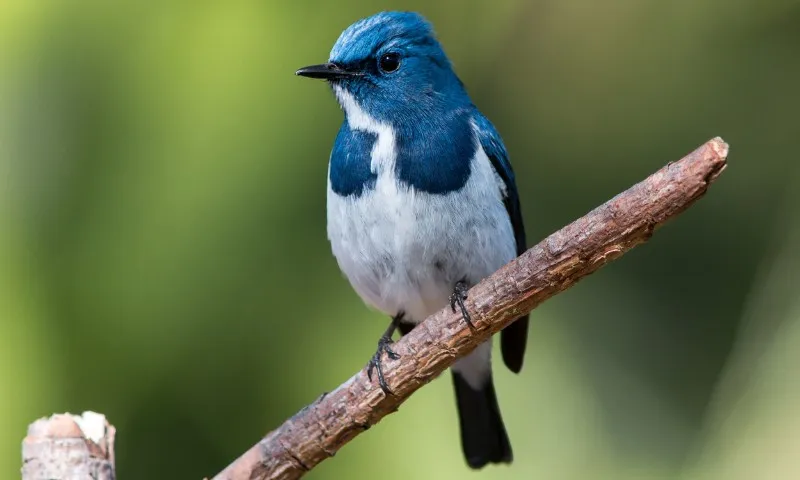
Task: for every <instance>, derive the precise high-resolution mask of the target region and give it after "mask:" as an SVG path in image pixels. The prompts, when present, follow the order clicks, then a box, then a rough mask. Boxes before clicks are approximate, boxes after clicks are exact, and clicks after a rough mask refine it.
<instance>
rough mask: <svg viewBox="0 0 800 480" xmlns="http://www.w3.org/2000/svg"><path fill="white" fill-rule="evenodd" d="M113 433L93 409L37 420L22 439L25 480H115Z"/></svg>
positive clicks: (101, 416) (23, 477)
mask: <svg viewBox="0 0 800 480" xmlns="http://www.w3.org/2000/svg"><path fill="white" fill-rule="evenodd" d="M114 434H115V429H114V427H113V426H112V425H110V424H109V423H108V422H107V421H106V417H104V416H103V415H100V414H99V413H94V412H84V413H83V415H70V414H68V413H65V414H57V415H53V416H51V417H50V418H40V419H39V420H36V421H35V422H33V423H32V424H30V425H29V426H28V436H27V437H25V439H24V440H23V441H22V480H66V479H94V480H114V479H115V478H116V477H115V473H114Z"/></svg>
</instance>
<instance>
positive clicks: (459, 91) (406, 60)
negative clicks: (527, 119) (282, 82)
mask: <svg viewBox="0 0 800 480" xmlns="http://www.w3.org/2000/svg"><path fill="white" fill-rule="evenodd" d="M297 74H298V75H302V76H306V77H312V78H323V79H325V80H327V81H328V82H330V84H331V85H332V86H333V87H334V90H335V91H336V93H337V96H338V98H339V101H340V103H341V102H343V101H344V99H343V92H344V95H349V96H351V97H352V98H353V99H354V100H355V101H356V102H357V103H358V105H359V106H360V107H361V108H362V109H363V110H365V111H366V112H367V113H368V114H369V115H370V116H372V117H374V118H376V119H378V120H379V121H383V122H387V123H394V124H397V123H404V121H406V122H414V121H416V120H417V119H418V118H419V117H420V116H430V115H436V114H443V113H448V112H451V111H452V110H454V109H459V108H464V107H467V106H469V105H471V103H470V100H469V98H468V97H467V94H466V92H465V90H464V87H463V84H462V83H461V81H460V80H459V79H458V77H457V76H456V74H455V72H453V69H452V66H451V64H450V60H448V58H447V56H446V55H445V53H444V50H443V49H442V46H441V45H440V44H439V42H438V40H437V39H436V37H435V34H434V32H433V28H432V27H431V25H430V24H429V23H428V22H427V21H426V20H425V19H424V18H423V17H422V16H421V15H419V14H417V13H412V12H382V13H378V14H376V15H373V16H371V17H368V18H365V19H362V20H359V21H357V22H356V23H354V24H352V25H351V26H350V27H348V28H347V29H346V30H345V31H344V32H342V34H341V35H340V36H339V39H338V40H337V41H336V44H335V45H334V46H333V49H332V50H331V53H330V58H329V60H328V63H326V64H322V65H314V66H311V67H305V68H302V69H300V70H298V71H297ZM343 106H344V105H343Z"/></svg>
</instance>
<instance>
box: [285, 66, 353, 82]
mask: <svg viewBox="0 0 800 480" xmlns="http://www.w3.org/2000/svg"><path fill="white" fill-rule="evenodd" d="M294 74H295V75H300V76H301V77H308V78H322V79H325V80H331V79H334V78H345V77H355V76H357V75H359V74H358V72H349V71H347V70H345V69H343V68H342V67H340V66H339V65H336V64H335V63H323V64H322V65H311V66H308V67H303V68H301V69H300V70H298V71H296V72H294Z"/></svg>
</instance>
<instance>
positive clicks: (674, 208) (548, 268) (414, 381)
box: [214, 138, 728, 480]
mask: <svg viewBox="0 0 800 480" xmlns="http://www.w3.org/2000/svg"><path fill="white" fill-rule="evenodd" d="M727 155H728V145H727V144H726V143H725V142H724V141H723V140H722V139H721V138H715V139H713V140H710V141H709V142H708V143H706V144H704V145H702V146H701V147H700V148H698V149H697V150H695V151H694V152H692V153H690V154H689V155H687V156H686V157H684V158H683V159H681V160H680V161H678V162H675V163H670V164H669V165H667V166H666V167H664V168H662V169H661V170H659V171H657V172H656V173H654V174H653V175H651V176H650V177H648V178H647V179H646V180H644V181H643V182H641V183H639V184H637V185H634V186H633V187H631V188H630V189H628V190H626V191H625V192H623V193H621V194H619V195H617V196H616V197H614V198H612V199H611V200H609V201H608V202H606V203H605V204H603V205H601V206H600V207H598V208H596V209H594V210H593V211H591V212H589V213H588V214H586V215H585V216H583V217H582V218H579V219H578V220H576V221H574V222H573V223H571V224H570V225H567V226H566V227H564V228H562V229H561V230H559V231H557V232H555V233H553V234H552V235H550V236H549V237H547V238H545V239H544V240H543V241H542V242H540V243H539V244H538V245H536V246H535V247H533V248H531V249H530V250H528V251H527V252H525V253H524V254H522V255H521V256H520V257H519V258H517V259H516V260H514V261H512V262H511V263H509V264H508V265H506V266H504V267H503V268H501V269H500V270H499V271H497V272H496V273H495V274H493V275H492V276H490V277H489V278H487V279H485V280H484V281H482V282H481V283H479V284H478V285H476V286H475V287H473V288H472V289H471V290H470V291H469V299H468V301H467V307H468V308H469V311H470V312H471V313H472V321H473V322H474V324H475V326H476V327H477V328H476V331H474V332H472V331H470V329H469V328H468V326H467V325H466V323H465V322H464V321H463V319H462V318H461V315H460V314H459V313H453V312H452V311H451V310H450V308H445V309H443V310H441V311H439V312H438V313H436V314H434V315H432V316H430V317H429V318H428V319H426V320H425V321H424V322H423V323H421V324H420V325H419V326H417V327H416V328H414V330H412V331H411V333H410V334H408V335H406V336H404V337H403V338H402V339H400V341H398V342H397V343H396V344H395V345H394V346H393V349H394V351H395V352H397V353H398V354H399V355H400V357H401V358H400V360H397V361H389V362H386V363H385V364H384V365H385V367H384V374H385V377H386V381H387V382H388V384H389V386H390V388H391V389H392V391H393V392H394V395H389V396H386V395H384V393H383V392H382V391H381V389H380V388H379V387H378V386H377V384H376V383H372V382H370V381H369V380H368V379H367V375H366V371H365V370H361V371H360V372H358V373H356V374H355V375H354V376H353V377H351V378H350V379H349V380H347V381H346V382H344V383H343V384H342V385H341V386H339V387H338V388H337V389H336V390H334V391H333V392H331V393H329V394H327V395H324V396H322V397H321V398H319V399H318V400H317V401H315V402H314V403H313V404H311V405H309V406H307V407H305V408H303V409H302V410H301V411H300V412H298V413H297V414H295V415H294V416H293V417H292V418H290V419H288V420H286V421H285V422H284V423H283V425H281V426H280V427H278V428H277V429H276V430H273V431H272V432H270V433H269V434H268V435H267V436H266V437H264V438H263V439H262V440H261V441H260V442H258V443H257V444H256V445H255V446H253V447H252V448H251V449H250V450H249V451H247V452H246V453H245V454H244V455H242V456H241V457H240V458H239V459H237V460H236V461H235V462H233V463H232V464H231V465H230V466H228V467H227V468H226V469H225V470H223V471H222V472H221V473H219V474H218V475H217V476H216V477H214V480H245V479H247V480H252V479H284V480H285V479H294V478H299V477H301V476H302V475H303V474H305V473H306V472H307V471H309V470H311V469H312V468H314V467H315V466H316V465H317V464H319V463H320V462H321V461H323V460H325V459H326V458H328V457H331V456H333V455H334V454H335V453H336V451H337V450H339V449H340V448H341V447H342V446H343V445H344V444H346V443H347V442H349V441H350V440H352V439H353V438H354V437H355V436H356V435H358V434H359V433H361V432H363V431H364V430H366V429H368V428H369V427H371V426H372V425H375V424H376V423H378V421H380V420H381V419H382V418H383V417H384V416H386V415H388V414H390V413H392V412H394V411H396V410H397V408H398V407H399V406H400V404H401V403H403V402H404V401H405V400H406V399H407V398H408V397H409V396H410V395H411V394H412V393H414V392H415V391H416V390H417V389H418V388H420V387H421V386H423V385H425V384H426V383H428V382H430V381H431V380H433V379H434V378H436V377H437V376H438V375H439V374H441V373H442V372H443V371H444V370H445V369H447V368H448V367H449V366H450V365H452V364H453V362H455V361H456V359H458V358H460V357H462V356H464V355H466V354H468V353H469V352H470V351H472V350H473V349H474V348H475V347H476V346H477V345H479V344H480V343H481V342H483V341H484V340H486V339H487V338H489V337H490V336H491V335H493V334H494V333H497V332H499V331H500V330H502V329H503V327H505V326H507V325H508V324H510V323H511V322H512V321H513V320H515V319H516V318H518V317H520V316H522V315H524V314H525V313H527V312H529V311H531V310H533V309H534V308H536V306H538V305H539V304H541V303H542V302H544V301H545V300H547V299H548V298H550V297H552V296H554V295H556V294H558V293H560V292H562V291H564V290H566V289H567V288H569V287H570V286H572V285H573V284H575V282H577V281H578V280H580V279H581V278H583V277H585V276H587V275H589V274H590V273H593V272H594V271H596V270H597V269H599V268H600V267H602V266H603V265H605V264H606V263H608V262H609V261H611V260H614V259H616V258H618V257H620V256H621V255H622V254H623V253H625V252H627V251H628V250H630V249H631V248H633V247H635V246H636V245H639V244H640V243H643V242H645V241H647V240H648V239H649V238H650V236H651V235H652V234H653V232H654V231H655V229H656V228H658V227H659V226H661V224H663V223H664V222H666V221H667V220H669V219H671V218H672V217H675V216H676V215H678V214H680V213H681V212H683V211H684V210H686V208H688V207H689V206H690V205H692V203H694V202H695V201H696V200H697V199H698V198H700V197H701V196H703V194H705V193H706V190H707V189H708V186H709V185H710V184H711V183H712V182H713V181H714V180H716V178H717V177H718V176H719V174H720V173H721V172H722V171H723V170H724V169H725V166H726V159H727Z"/></svg>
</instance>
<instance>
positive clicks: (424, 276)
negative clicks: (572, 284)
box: [295, 11, 528, 469]
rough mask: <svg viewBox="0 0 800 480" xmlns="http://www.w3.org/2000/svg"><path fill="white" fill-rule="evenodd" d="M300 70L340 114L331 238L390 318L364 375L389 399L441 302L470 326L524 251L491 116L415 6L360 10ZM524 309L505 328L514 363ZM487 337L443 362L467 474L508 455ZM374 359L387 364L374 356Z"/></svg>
mask: <svg viewBox="0 0 800 480" xmlns="http://www.w3.org/2000/svg"><path fill="white" fill-rule="evenodd" d="M295 73H296V75H299V76H303V77H309V78H315V79H323V80H325V81H327V83H328V84H329V85H330V87H331V88H332V90H333V93H334V94H335V97H336V99H337V101H338V103H339V105H340V107H341V109H342V110H343V111H344V120H343V122H342V124H341V127H340V128H339V131H338V134H337V135H336V139H335V141H334V143H333V147H332V149H331V152H330V157H329V162H328V172H327V176H328V179H327V180H328V181H327V198H326V210H327V236H328V240H329V242H330V245H331V250H332V252H333V255H334V257H335V258H336V262H337V264H338V266H339V268H340V270H341V271H342V272H343V274H344V276H345V277H346V278H347V280H348V281H349V283H350V285H351V286H352V288H353V289H354V290H355V291H356V293H357V294H358V295H359V296H360V297H361V299H362V300H363V301H364V302H365V303H366V304H367V305H368V306H369V307H372V308H373V309H375V310H377V311H379V312H382V313H383V314H386V315H388V316H389V317H390V318H391V321H390V323H389V326H388V328H387V329H386V331H385V332H384V334H383V335H381V337H380V339H379V341H378V347H377V350H376V352H375V354H374V355H373V356H372V358H371V359H370V360H369V363H368V367H367V368H368V369H367V373H368V376H369V377H370V381H372V373H373V371H377V376H378V383H379V385H380V387H381V388H382V389H383V390H384V392H386V394H392V392H391V390H390V389H389V387H388V385H387V384H386V382H385V380H384V376H383V364H384V362H387V361H393V360H397V359H398V358H399V355H398V354H397V353H395V352H394V350H393V349H392V343H393V335H394V333H395V331H397V330H399V331H400V335H401V336H402V335H406V334H408V332H410V331H411V330H412V329H413V328H414V326H415V325H417V324H418V323H419V322H421V321H423V320H424V319H425V318H427V317H428V316H430V315H431V314H433V313H435V312H437V311H439V310H441V309H442V308H445V307H447V306H448V305H449V306H450V308H452V310H453V312H454V313H456V307H458V309H459V311H460V313H461V316H462V317H463V319H464V321H466V322H467V323H468V324H469V325H470V326H471V327H472V326H473V325H472V321H471V317H470V315H469V311H468V309H467V308H466V305H465V300H466V299H467V296H468V290H469V288H470V287H472V286H474V285H475V284H477V283H478V282H480V281H481V280H482V279H484V278H485V277H487V276H489V275H491V274H492V273H494V272H495V271H497V270H498V269H499V268H500V267H502V266H503V265H505V264H506V263H508V262H509V261H511V260H513V259H514V258H515V257H517V256H518V255H519V254H521V253H522V252H523V251H524V250H525V248H526V247H525V229H524V226H523V222H522V212H521V208H520V200H519V195H518V191H517V186H516V183H515V176H514V171H513V169H512V167H511V163H510V161H509V157H508V153H507V151H506V148H505V145H504V144H503V141H502V139H501V137H500V135H499V133H498V132H497V130H496V129H495V127H494V125H493V124H492V123H491V122H490V121H489V120H488V118H487V117H486V116H484V115H483V114H482V113H481V112H480V111H479V110H478V108H477V107H476V106H475V104H474V103H473V102H472V100H471V99H470V97H469V95H468V94H467V91H466V87H465V85H464V83H463V82H462V81H461V80H460V78H459V77H458V76H457V75H456V73H455V70H454V68H453V64H452V63H451V61H450V59H449V58H448V56H447V55H446V54H445V52H444V49H443V47H442V45H441V43H440V42H439V40H438V38H437V35H436V33H435V32H434V29H433V26H432V24H431V23H430V22H429V21H428V20H427V19H426V18H425V17H423V16H422V15H421V14H419V13H416V12H399V11H386V12H380V13H377V14H374V15H372V16H369V17H366V18H362V19H360V20H358V21H356V22H355V23H353V24H352V25H350V26H349V27H347V28H346V29H345V30H344V31H343V32H342V33H341V35H340V36H339V38H338V39H337V40H336V42H335V44H334V45H333V48H332V49H331V51H330V55H329V58H328V61H327V62H326V63H323V64H319V65H311V66H307V67H303V68H300V69H299V70H297V71H296V72H295ZM527 331H528V316H527V315H525V316H521V317H520V318H518V319H517V320H515V321H514V322H513V323H511V324H510V325H508V326H507V327H505V328H504V329H503V330H502V332H501V340H500V344H501V351H502V357H503V361H504V363H505V365H506V366H507V367H508V368H509V369H510V370H511V371H512V372H514V373H519V371H520V370H521V368H522V363H523V357H524V354H525V345H526V341H527ZM491 354H492V340H491V338H490V339H489V340H487V341H485V342H483V343H481V344H480V345H479V346H478V347H476V348H475V349H474V350H473V351H472V352H471V353H469V354H468V355H467V356H465V357H463V358H460V359H459V360H457V361H456V362H455V363H454V364H453V365H452V367H451V369H450V370H451V372H452V381H453V385H454V389H455V395H456V407H457V410H458V419H459V430H460V439H461V447H462V452H463V455H464V457H465V460H466V463H467V465H468V466H469V467H471V468H472V469H481V468H483V467H484V466H486V465H487V464H490V463H493V464H503V463H511V462H512V460H513V452H512V448H511V444H510V442H509V438H508V434H507V431H506V428H505V425H504V423H503V419H502V416H501V413H500V408H499V406H498V401H497V395H496V392H495V388H494V382H493V379H492V368H491ZM384 355H385V357H386V359H385V360H384Z"/></svg>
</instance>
